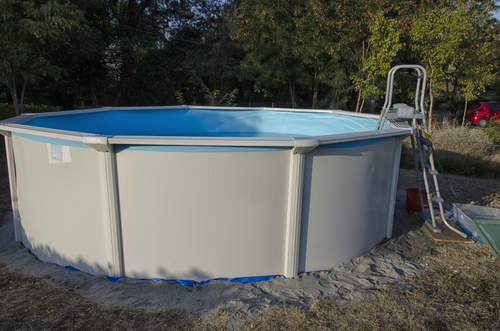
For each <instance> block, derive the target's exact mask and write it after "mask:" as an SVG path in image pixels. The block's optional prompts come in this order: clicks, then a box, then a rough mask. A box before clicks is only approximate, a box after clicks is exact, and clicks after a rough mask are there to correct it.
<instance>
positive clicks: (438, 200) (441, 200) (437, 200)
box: [431, 197, 444, 203]
mask: <svg viewBox="0 0 500 331" xmlns="http://www.w3.org/2000/svg"><path fill="white" fill-rule="evenodd" d="M431 200H432V201H434V202H441V203H443V202H444V200H443V198H438V197H432V198H431Z"/></svg>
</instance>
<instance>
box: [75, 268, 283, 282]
mask: <svg viewBox="0 0 500 331" xmlns="http://www.w3.org/2000/svg"><path fill="white" fill-rule="evenodd" d="M65 268H66V269H69V270H74V271H80V272H81V270H80V269H77V268H75V267H73V266H70V265H67V266H65ZM87 274H88V275H90V276H95V275H92V274H89V273H88V272H87ZM278 276H281V275H269V276H253V277H235V278H212V279H208V280H204V281H201V282H198V281H195V280H190V279H164V278H134V279H137V280H150V281H153V282H176V283H177V284H179V285H182V286H189V287H192V286H193V285H203V284H206V283H209V282H211V281H214V280H224V281H228V282H233V283H243V284H246V283H255V282H263V281H266V280H269V279H273V278H275V277H278ZM122 278H127V277H108V279H109V281H110V282H112V283H116V282H117V281H119V280H120V279H122Z"/></svg>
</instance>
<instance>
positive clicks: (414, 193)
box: [406, 188, 427, 213]
mask: <svg viewBox="0 0 500 331" xmlns="http://www.w3.org/2000/svg"><path fill="white" fill-rule="evenodd" d="M422 199H423V202H424V205H426V204H427V194H425V192H423V193H422ZM406 209H408V210H409V211H414V212H417V213H419V212H421V211H422V208H421V207H420V198H419V197H418V188H409V189H406Z"/></svg>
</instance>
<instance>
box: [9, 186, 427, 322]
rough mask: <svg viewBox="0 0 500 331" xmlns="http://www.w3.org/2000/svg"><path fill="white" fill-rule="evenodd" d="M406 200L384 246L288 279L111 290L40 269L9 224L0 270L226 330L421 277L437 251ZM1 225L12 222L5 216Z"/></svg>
mask: <svg viewBox="0 0 500 331" xmlns="http://www.w3.org/2000/svg"><path fill="white" fill-rule="evenodd" d="M405 198H406V195H405V191H404V190H399V191H398V195H397V203H396V210H395V222H394V230H393V238H392V239H391V240H385V241H383V242H382V243H380V244H379V245H378V246H376V247H375V248H374V249H372V251H370V252H369V253H367V254H365V255H364V256H361V257H358V258H356V259H353V260H351V261H347V262H345V263H343V264H341V265H338V266H335V267H334V268H331V269H329V270H326V271H322V272H312V273H306V274H302V275H300V276H298V277H296V278H294V279H285V278H284V277H276V278H274V279H272V280H269V281H264V282H256V283H249V284H241V283H233V282H227V281H212V282H210V283H207V284H204V285H198V286H194V287H187V286H181V285H178V284H177V283H175V282H168V281H160V282H154V281H146V280H134V279H121V280H119V281H118V282H116V283H112V282H110V281H109V280H108V279H107V277H104V276H99V277H94V276H90V275H88V274H86V273H84V272H79V271H73V270H68V269H66V268H63V267H60V266H58V265H55V264H51V263H44V262H41V261H39V260H38V259H37V258H36V257H35V256H34V255H32V254H31V253H30V251H29V250H28V249H26V248H24V246H22V245H21V244H20V243H16V242H15V241H14V235H13V226H12V222H11V221H7V222H4V225H3V226H2V227H1V228H0V262H1V263H4V264H5V265H6V266H7V267H8V268H9V270H17V271H20V272H22V273H23V274H26V275H31V276H35V277H38V278H41V279H45V280H48V281H50V282H52V283H54V284H56V285H58V286H62V287H65V288H68V289H71V290H74V291H75V292H77V293H80V294H81V295H83V296H85V297H88V298H90V299H92V300H93V301H94V302H96V303H98V304H100V305H102V306H104V307H106V308H111V309H112V308H118V307H128V308H135V309H143V310H146V311H151V312H156V311H161V310H164V309H167V308H179V309H185V310H186V311H188V312H192V313H197V314H202V315H204V316H208V315H210V314H211V313H214V312H215V311H216V310H217V309H221V308H223V309H224V310H225V311H226V312H228V314H229V318H230V321H231V324H232V325H233V326H237V325H239V324H240V323H241V322H242V321H244V320H247V319H248V318H250V317H253V316H255V315H256V314H257V313H258V312H260V311H262V310H264V309H266V308H267V307H269V306H271V305H292V306H296V307H305V306H310V304H311V303H312V302H313V301H314V300H316V299H322V298H334V299H337V300H342V301H350V300H357V299H360V298H362V297H364V296H366V295H369V293H370V289H373V288H375V287H379V286H382V285H386V284H395V283H398V282H401V281H402V280H404V279H405V278H407V277H412V276H418V275H420V274H421V273H422V265H421V264H420V262H418V259H419V257H420V256H421V255H422V254H425V253H427V252H428V251H429V250H432V249H433V247H434V245H435V243H434V242H433V240H432V239H431V238H430V237H429V236H428V235H427V234H426V233H425V232H424V230H423V229H422V225H421V223H420V221H419V220H418V219H417V218H416V217H415V216H414V215H413V214H409V213H408V212H407V211H406V209H405ZM6 217H8V218H11V217H12V216H11V213H7V214H6Z"/></svg>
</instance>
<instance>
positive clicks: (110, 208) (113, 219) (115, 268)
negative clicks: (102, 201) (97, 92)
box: [83, 136, 125, 277]
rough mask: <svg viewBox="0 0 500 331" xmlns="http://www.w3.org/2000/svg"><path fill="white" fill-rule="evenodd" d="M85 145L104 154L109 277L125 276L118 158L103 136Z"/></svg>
mask: <svg viewBox="0 0 500 331" xmlns="http://www.w3.org/2000/svg"><path fill="white" fill-rule="evenodd" d="M83 143H84V144H87V145H89V146H90V147H92V148H93V149H95V150H96V151H98V152H101V153H102V160H103V167H104V174H105V178H106V183H105V185H106V186H105V187H106V192H105V198H106V201H107V205H106V206H105V208H106V212H107V223H108V228H109V235H110V238H109V255H108V275H109V277H123V276H125V268H124V263H123V244H122V231H121V223H120V209H119V201H118V185H117V178H116V156H115V152H114V149H113V146H112V145H110V144H108V138H107V137H102V136H94V137H84V139H83Z"/></svg>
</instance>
